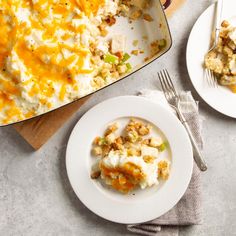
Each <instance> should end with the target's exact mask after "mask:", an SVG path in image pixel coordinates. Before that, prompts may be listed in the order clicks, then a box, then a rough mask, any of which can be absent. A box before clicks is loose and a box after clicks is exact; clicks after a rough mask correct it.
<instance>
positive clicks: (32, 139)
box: [14, 97, 89, 150]
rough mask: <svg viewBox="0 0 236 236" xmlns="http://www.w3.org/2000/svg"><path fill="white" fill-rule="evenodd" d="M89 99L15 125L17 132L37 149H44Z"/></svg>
mask: <svg viewBox="0 0 236 236" xmlns="http://www.w3.org/2000/svg"><path fill="white" fill-rule="evenodd" d="M88 99H89V97H86V98H83V99H80V100H79V101H77V102H74V103H72V104H70V105H67V106H65V107H62V108H60V109H57V110H55V111H52V112H49V113H47V114H45V115H42V116H40V117H36V118H33V119H30V120H28V121H25V122H21V123H18V124H16V125H14V128H15V129H16V130H17V132H18V133H19V134H20V135H21V136H22V137H23V138H24V139H25V140H26V141H27V142H28V143H29V144H30V145H31V146H32V147H33V148H34V149H35V150H37V149H39V148H40V147H42V146H43V145H44V144H45V143H46V142H47V141H48V140H49V139H50V138H51V137H52V136H53V134H55V133H56V131H57V130H59V128H60V127H61V126H62V125H63V124H64V123H65V122H66V121H67V120H69V118H70V117H71V116H72V115H73V114H75V112H76V111H78V110H79V108H80V107H81V106H82V105H83V104H84V103H85V102H86V101H87V100H88Z"/></svg>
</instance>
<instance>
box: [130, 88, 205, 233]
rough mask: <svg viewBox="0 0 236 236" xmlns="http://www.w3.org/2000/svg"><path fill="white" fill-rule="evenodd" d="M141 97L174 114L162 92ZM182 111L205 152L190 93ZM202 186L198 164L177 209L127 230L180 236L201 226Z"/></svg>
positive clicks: (183, 96) (184, 97)
mask: <svg viewBox="0 0 236 236" xmlns="http://www.w3.org/2000/svg"><path fill="white" fill-rule="evenodd" d="M139 95H140V96H143V97H146V98H148V99H150V100H152V101H154V102H157V103H159V104H161V105H163V106H165V107H166V108H167V109H170V110H172V109H171V108H170V106H169V105H168V103H167V102H166V100H165V97H164V95H163V93H162V92H161V91H153V90H143V91H141V92H140V93H139ZM181 110H182V112H183V113H184V116H185V118H186V120H187V122H188V124H189V126H190V127H191V130H192V131H193V134H194V137H195V139H196V142H197V143H198V145H199V147H200V148H203V141H202V137H201V119H200V116H199V112H198V103H197V102H196V101H195V100H194V99H193V97H192V95H191V93H190V92H182V93H181ZM172 111H173V110H172ZM173 112H174V111H173ZM189 158H191V157H189ZM200 183H201V180H200V171H199V169H198V168H197V166H196V165H195V164H194V168H193V175H192V179H191V181H190V184H189V186H188V189H187V190H186V192H185V194H184V196H183V197H182V198H181V200H180V201H179V202H178V203H177V204H176V206H175V207H173V208H172V209H171V210H170V211H169V212H167V213H166V214H164V215H163V216H161V217H159V218H157V219H155V220H152V221H150V222H146V223H143V224H137V225H128V226H127V229H128V230H129V231H131V232H133V233H136V234H141V235H147V236H157V235H161V236H177V235H178V234H179V226H184V225H194V224H201V222H202V211H201V210H202V209H201V186H200Z"/></svg>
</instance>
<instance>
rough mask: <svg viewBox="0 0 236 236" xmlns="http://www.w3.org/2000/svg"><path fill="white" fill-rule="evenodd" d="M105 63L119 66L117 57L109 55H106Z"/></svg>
mask: <svg viewBox="0 0 236 236" xmlns="http://www.w3.org/2000/svg"><path fill="white" fill-rule="evenodd" d="M104 61H105V62H107V63H110V64H117V63H118V61H119V60H118V57H117V56H114V55H111V54H109V53H108V54H106V55H105V58H104Z"/></svg>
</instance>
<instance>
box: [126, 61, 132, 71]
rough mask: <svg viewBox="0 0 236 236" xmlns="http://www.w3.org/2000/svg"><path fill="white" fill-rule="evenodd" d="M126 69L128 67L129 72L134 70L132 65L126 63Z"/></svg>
mask: <svg viewBox="0 0 236 236" xmlns="http://www.w3.org/2000/svg"><path fill="white" fill-rule="evenodd" d="M126 67H127V72H128V71H130V70H132V66H131V64H130V63H126Z"/></svg>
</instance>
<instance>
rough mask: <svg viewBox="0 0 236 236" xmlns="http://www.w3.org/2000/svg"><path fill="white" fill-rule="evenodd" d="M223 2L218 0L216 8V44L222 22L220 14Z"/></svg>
mask: <svg viewBox="0 0 236 236" xmlns="http://www.w3.org/2000/svg"><path fill="white" fill-rule="evenodd" d="M223 1H224V0H218V1H217V6H216V8H217V9H216V25H215V42H216V43H217V42H218V40H219V35H220V29H221V23H222V22H221V21H222V12H223Z"/></svg>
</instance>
